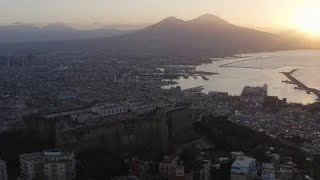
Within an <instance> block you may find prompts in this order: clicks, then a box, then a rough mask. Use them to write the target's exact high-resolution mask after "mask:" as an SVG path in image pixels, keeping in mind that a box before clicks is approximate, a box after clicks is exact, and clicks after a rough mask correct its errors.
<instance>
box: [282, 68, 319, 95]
mask: <svg viewBox="0 0 320 180" xmlns="http://www.w3.org/2000/svg"><path fill="white" fill-rule="evenodd" d="M297 70H299V69H293V70H291V71H290V72H281V73H282V74H284V75H285V76H286V77H287V78H288V79H289V80H290V82H291V83H292V84H295V85H296V86H297V87H295V89H299V90H304V91H306V93H307V94H311V93H313V94H315V95H316V96H317V97H318V99H317V101H320V90H318V89H315V88H310V87H308V86H306V85H305V84H303V83H302V82H300V81H299V80H298V79H296V78H295V77H293V76H292V74H293V73H294V72H296V71H297ZM283 82H285V81H283ZM286 82H288V81H286Z"/></svg>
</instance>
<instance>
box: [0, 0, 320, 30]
mask: <svg viewBox="0 0 320 180" xmlns="http://www.w3.org/2000/svg"><path fill="white" fill-rule="evenodd" d="M305 6H310V7H318V8H319V12H320V0H0V24H1V25H7V24H12V23H16V22H19V23H27V24H36V25H43V24H47V23H56V22H63V23H66V24H72V25H76V26H79V27H84V28H85V27H92V26H100V25H101V26H102V25H107V24H152V23H155V22H157V21H160V20H161V19H164V18H166V17H169V16H175V17H178V18H181V19H184V20H189V19H193V18H196V17H197V16H200V15H202V14H206V13H210V14H215V15H218V16H220V17H222V18H224V19H226V20H228V21H229V22H231V23H234V24H237V25H242V26H247V27H257V28H270V29H286V28H291V27H292V26H293V20H294V18H295V16H296V15H297V14H299V11H300V10H301V9H303V7H305Z"/></svg>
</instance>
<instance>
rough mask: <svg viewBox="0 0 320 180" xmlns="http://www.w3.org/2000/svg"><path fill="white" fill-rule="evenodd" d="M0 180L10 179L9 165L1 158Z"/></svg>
mask: <svg viewBox="0 0 320 180" xmlns="http://www.w3.org/2000/svg"><path fill="white" fill-rule="evenodd" d="M0 180H8V174H7V165H6V162H5V161H3V160H0Z"/></svg>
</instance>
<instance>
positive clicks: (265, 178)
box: [261, 163, 276, 180]
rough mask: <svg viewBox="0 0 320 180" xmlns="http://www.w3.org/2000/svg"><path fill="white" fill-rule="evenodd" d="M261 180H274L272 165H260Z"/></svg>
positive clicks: (274, 172) (274, 173)
mask: <svg viewBox="0 0 320 180" xmlns="http://www.w3.org/2000/svg"><path fill="white" fill-rule="evenodd" d="M261 179H262V180H276V168H275V166H274V164H273V163H263V164H262V175H261Z"/></svg>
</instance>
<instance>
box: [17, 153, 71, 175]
mask: <svg viewBox="0 0 320 180" xmlns="http://www.w3.org/2000/svg"><path fill="white" fill-rule="evenodd" d="M20 166H21V179H22V180H33V179H44V180H73V179H75V160H74V153H73V152H60V151H45V152H39V153H32V154H23V155H20Z"/></svg>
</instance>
